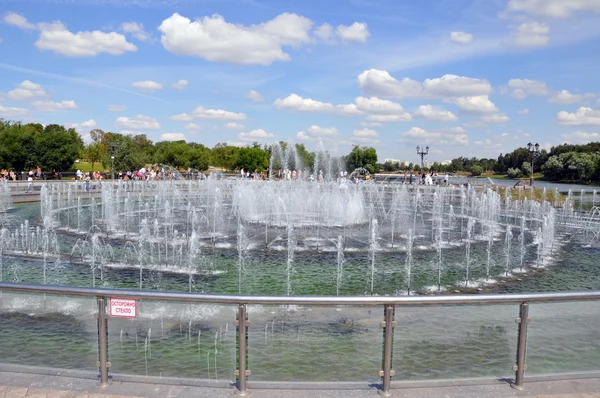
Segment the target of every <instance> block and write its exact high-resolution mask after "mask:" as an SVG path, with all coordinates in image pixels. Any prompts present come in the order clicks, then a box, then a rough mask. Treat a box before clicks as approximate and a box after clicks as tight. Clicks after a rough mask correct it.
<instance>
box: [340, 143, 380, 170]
mask: <svg viewBox="0 0 600 398" xmlns="http://www.w3.org/2000/svg"><path fill="white" fill-rule="evenodd" d="M344 160H345V162H346V167H347V169H348V171H350V172H351V171H354V170H355V169H358V168H361V167H363V168H365V169H367V170H369V172H370V173H375V172H377V171H379V169H378V168H377V151H376V150H375V148H372V147H366V146H363V147H361V146H358V145H354V147H353V148H352V151H351V152H350V153H349V154H348V155H347V156H346V157H345V158H344Z"/></svg>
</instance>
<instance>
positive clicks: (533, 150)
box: [527, 142, 540, 188]
mask: <svg viewBox="0 0 600 398" xmlns="http://www.w3.org/2000/svg"><path fill="white" fill-rule="evenodd" d="M527 149H528V150H529V157H530V159H531V177H530V178H529V186H530V187H532V188H533V183H534V180H533V164H534V162H535V159H536V158H537V157H538V156H540V144H538V143H537V142H536V143H535V145H533V144H532V143H531V142H530V143H528V144H527Z"/></svg>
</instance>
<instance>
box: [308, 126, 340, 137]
mask: <svg viewBox="0 0 600 398" xmlns="http://www.w3.org/2000/svg"><path fill="white" fill-rule="evenodd" d="M306 133H307V135H309V136H311V137H333V136H336V135H338V130H337V129H336V128H335V127H320V126H316V125H314V124H313V125H312V126H310V127H309V128H308V129H306Z"/></svg>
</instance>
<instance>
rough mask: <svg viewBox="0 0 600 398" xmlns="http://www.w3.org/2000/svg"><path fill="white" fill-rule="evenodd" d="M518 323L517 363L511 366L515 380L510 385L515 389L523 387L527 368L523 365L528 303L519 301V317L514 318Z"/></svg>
mask: <svg viewBox="0 0 600 398" xmlns="http://www.w3.org/2000/svg"><path fill="white" fill-rule="evenodd" d="M516 322H517V323H518V324H519V337H518V340H517V364H516V365H515V366H514V367H513V370H514V371H515V372H516V373H515V382H514V383H513V384H511V386H512V387H513V388H514V389H516V390H522V389H523V376H524V374H525V371H526V370H527V365H525V354H526V348H527V325H528V324H529V304H528V303H521V307H520V310H519V317H518V318H517V319H516Z"/></svg>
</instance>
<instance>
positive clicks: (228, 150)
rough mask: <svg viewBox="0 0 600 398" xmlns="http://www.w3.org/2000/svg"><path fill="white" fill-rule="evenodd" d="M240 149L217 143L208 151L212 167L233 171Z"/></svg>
mask: <svg viewBox="0 0 600 398" xmlns="http://www.w3.org/2000/svg"><path fill="white" fill-rule="evenodd" d="M239 151H240V148H238V147H236V146H233V145H227V144H225V143H218V144H217V145H215V146H214V147H213V149H212V150H211V151H210V161H211V163H212V164H213V165H214V166H217V167H222V168H224V169H226V170H233V169H234V165H235V164H236V162H237V158H238V154H239Z"/></svg>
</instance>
